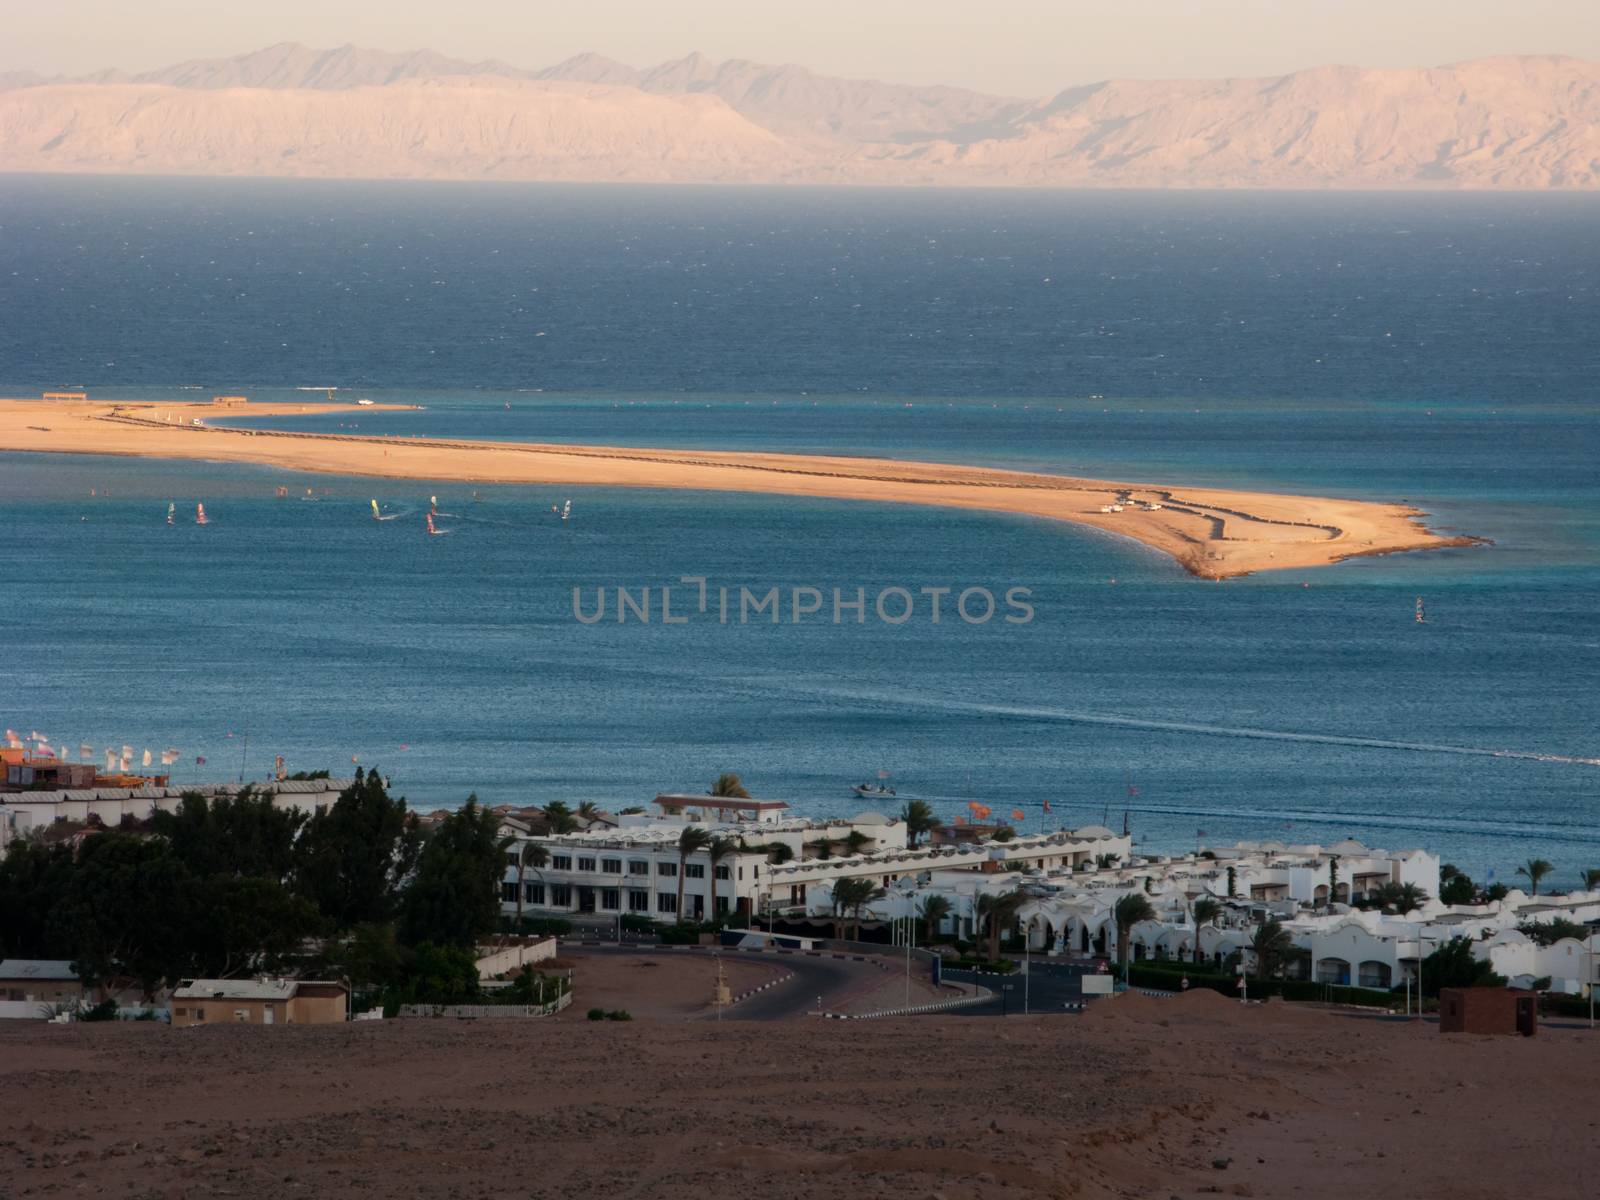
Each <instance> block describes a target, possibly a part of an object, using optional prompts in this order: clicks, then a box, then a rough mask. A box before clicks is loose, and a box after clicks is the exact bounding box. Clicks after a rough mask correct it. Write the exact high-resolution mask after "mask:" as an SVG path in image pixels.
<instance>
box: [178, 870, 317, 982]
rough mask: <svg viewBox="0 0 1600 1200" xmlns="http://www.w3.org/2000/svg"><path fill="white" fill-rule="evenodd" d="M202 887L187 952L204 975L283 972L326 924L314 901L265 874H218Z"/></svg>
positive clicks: (192, 967)
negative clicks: (305, 943)
mask: <svg viewBox="0 0 1600 1200" xmlns="http://www.w3.org/2000/svg"><path fill="white" fill-rule="evenodd" d="M196 891H197V894H198V895H199V896H200V897H201V899H200V902H199V904H198V906H197V909H198V911H196V912H194V913H192V914H190V916H191V919H192V923H193V930H192V932H191V933H190V934H189V935H188V936H189V941H188V944H187V947H186V949H187V954H186V956H185V957H187V958H188V960H189V968H188V969H189V970H191V971H193V973H194V974H195V975H197V976H200V977H202V978H206V979H230V978H233V977H234V976H238V975H245V974H257V973H259V972H262V971H271V972H276V971H281V970H283V969H284V967H285V965H286V964H288V963H290V962H291V961H292V960H293V959H295V958H296V957H297V956H298V955H299V954H300V947H301V945H302V943H303V942H304V941H305V939H307V938H309V937H311V936H312V935H314V934H315V933H317V932H318V930H319V928H320V927H321V925H322V914H321V913H319V912H318V911H317V910H316V907H315V906H314V905H313V904H312V903H311V902H310V901H309V900H307V899H306V898H305V897H303V896H297V895H295V894H294V893H293V892H291V891H289V889H288V888H286V887H284V886H283V884H281V883H279V882H278V881H277V880H276V879H271V878H268V877H265V876H261V875H221V874H219V875H214V876H212V877H211V878H210V879H208V880H204V881H201V882H200V883H199V884H198V886H197V889H196Z"/></svg>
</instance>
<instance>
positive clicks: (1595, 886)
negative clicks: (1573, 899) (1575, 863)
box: [1583, 867, 1600, 892]
mask: <svg viewBox="0 0 1600 1200" xmlns="http://www.w3.org/2000/svg"><path fill="white" fill-rule="evenodd" d="M1583 890H1584V891H1586V892H1593V891H1597V890H1600V867H1595V868H1593V869H1592V870H1588V871H1584V872H1583Z"/></svg>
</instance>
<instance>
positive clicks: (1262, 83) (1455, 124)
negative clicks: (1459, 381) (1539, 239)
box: [0, 43, 1600, 189]
mask: <svg viewBox="0 0 1600 1200" xmlns="http://www.w3.org/2000/svg"><path fill="white" fill-rule="evenodd" d="M0 170H9V171H105V172H143V173H183V174H208V175H294V176H355V177H372V178H452V179H471V178H485V179H557V180H595V181H604V180H632V181H683V182H692V181H707V182H712V181H714V182H750V183H773V182H798V183H860V184H865V183H885V184H946V185H976V184H986V185H1032V186H1062V187H1087V186H1109V187H1286V188H1326V187H1345V188H1355V187H1382V188H1400V187H1434V188H1440V187H1444V188H1541V189H1542V188H1564V189H1590V188H1596V187H1600V64H1596V63H1593V62H1587V61H1584V60H1580V59H1574V58H1563V57H1554V56H1551V57H1502V58H1487V59H1478V60H1474V61H1471V62H1466V63H1459V64H1455V65H1452V66H1446V67H1437V68H1431V69H1406V70H1369V69H1362V68H1356V67H1321V68H1316V69H1312V70H1307V71H1297V72H1294V73H1293V74H1289V75H1282V76H1276V77H1272V78H1266V79H1216V80H1107V81H1104V82H1100V83H1094V84H1089V85H1086V86H1082V87H1074V88H1069V89H1068V90H1066V91H1063V92H1061V93H1059V94H1057V95H1055V96H1052V97H1048V98H1046V99H1034V100H1029V99H1019V98H1014V97H1004V96H990V95H985V94H983V93H980V92H974V91H969V90H966V89H963V88H955V87H941V86H929V87H914V86H908V85H904V84H890V83H880V82H875V81H871V80H858V79H838V78H833V77H829V76H825V75H818V74H816V73H814V72H812V71H808V70H806V69H805V68H803V67H797V66H776V67H774V66H766V65H763V64H760V63H754V62H748V61H745V60H742V59H730V60H728V61H726V62H713V61H711V60H708V59H706V58H704V57H702V56H701V55H698V54H691V55H689V56H688V57H686V58H682V59H678V60H676V61H673V62H668V63H663V64H661V65H660V66H657V67H652V68H649V69H644V70H640V69H637V68H634V67H630V66H627V65H625V64H623V63H619V62H615V61H613V60H611V59H608V58H604V57H602V56H600V55H596V54H583V55H579V56H577V57H576V58H572V59H568V60H567V61H566V62H563V63H559V64H557V65H556V66H553V67H549V68H546V69H543V70H524V69H522V68H518V67H514V66H512V65H510V64H508V63H503V62H495V61H485V62H465V61H462V60H458V59H452V58H447V57H445V56H444V55H441V54H437V53H434V52H433V51H428V50H419V51H415V52H412V53H406V54H391V53H386V52H382V51H376V50H363V49H359V48H357V47H354V46H342V47H339V48H338V49H334V50H315V49H311V48H309V47H306V46H301V45H296V44H291V43H285V44H282V45H277V46H270V47H267V48H266V49H264V50H257V51H255V52H253V53H250V54H243V55H239V56H237V57H234V58H216V59H196V60H193V61H190V62H183V63H178V64H176V65H174V66H171V67H164V68H162V69H161V70H157V71H147V72H144V73H142V74H138V75H128V74H125V73H123V72H119V71H103V72H99V73H97V74H95V75H92V76H88V77H85V78H81V79H64V78H55V79H47V78H43V77H40V76H38V75H35V74H32V73H29V72H11V73H9V74H0Z"/></svg>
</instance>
